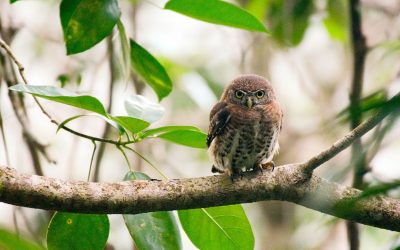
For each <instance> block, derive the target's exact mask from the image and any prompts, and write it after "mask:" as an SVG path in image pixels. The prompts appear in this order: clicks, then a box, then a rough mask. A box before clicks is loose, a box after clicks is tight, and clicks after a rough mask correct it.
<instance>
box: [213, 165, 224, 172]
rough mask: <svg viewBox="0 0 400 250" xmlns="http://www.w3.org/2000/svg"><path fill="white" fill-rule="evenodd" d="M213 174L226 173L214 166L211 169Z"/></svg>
mask: <svg viewBox="0 0 400 250" xmlns="http://www.w3.org/2000/svg"><path fill="white" fill-rule="evenodd" d="M211 172H212V173H220V174H223V173H224V171H222V170H220V169H218V168H216V167H215V166H214V165H213V166H212V168H211Z"/></svg>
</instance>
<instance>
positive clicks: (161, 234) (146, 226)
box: [123, 172, 182, 250]
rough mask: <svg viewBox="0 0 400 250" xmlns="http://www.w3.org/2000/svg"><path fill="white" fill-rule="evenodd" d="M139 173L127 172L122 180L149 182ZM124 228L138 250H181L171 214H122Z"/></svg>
mask: <svg viewBox="0 0 400 250" xmlns="http://www.w3.org/2000/svg"><path fill="white" fill-rule="evenodd" d="M149 179H150V177H149V176H147V175H146V174H144V173H140V172H128V173H127V174H126V176H125V178H124V180H149ZM123 217H124V220H125V224H126V227H127V228H128V230H129V233H130V234H131V236H132V239H133V240H134V242H135V245H136V246H137V247H138V248H139V249H146V250H147V249H149V250H151V249H154V250H158V249H181V248H182V245H181V236H180V233H179V228H178V225H177V222H176V219H175V216H174V215H173V213H172V212H150V213H143V214H135V215H131V214H124V215H123Z"/></svg>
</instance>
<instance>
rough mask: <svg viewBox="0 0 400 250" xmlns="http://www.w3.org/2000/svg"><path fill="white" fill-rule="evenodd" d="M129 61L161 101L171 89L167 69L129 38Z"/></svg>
mask: <svg viewBox="0 0 400 250" xmlns="http://www.w3.org/2000/svg"><path fill="white" fill-rule="evenodd" d="M130 45H131V63H132V68H133V70H134V71H135V72H136V73H137V74H138V75H139V76H140V78H142V79H143V80H144V81H145V82H146V83H147V84H149V85H150V87H152V88H153V90H154V91H155V92H156V94H157V96H158V99H159V100H160V101H161V100H162V99H163V98H164V97H166V96H167V95H169V93H170V92H171V90H172V81H171V79H170V78H169V76H168V73H167V71H166V70H165V69H164V67H163V66H162V65H161V64H160V63H159V62H158V61H157V59H156V58H155V57H154V56H153V55H151V54H150V53H149V52H148V51H147V50H145V49H144V48H143V47H142V46H140V45H139V44H137V43H136V42H135V41H134V40H132V39H131V42H130Z"/></svg>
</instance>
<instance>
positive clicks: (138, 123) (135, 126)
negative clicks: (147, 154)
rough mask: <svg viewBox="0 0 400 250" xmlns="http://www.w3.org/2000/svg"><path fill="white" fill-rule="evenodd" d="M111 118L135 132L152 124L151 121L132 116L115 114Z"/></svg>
mask: <svg viewBox="0 0 400 250" xmlns="http://www.w3.org/2000/svg"><path fill="white" fill-rule="evenodd" d="M111 119H112V120H113V121H115V122H116V123H118V124H119V125H120V126H121V127H123V128H125V129H127V130H129V131H130V132H132V133H134V134H135V133H138V132H140V131H142V130H143V129H145V128H147V127H148V126H150V123H148V122H146V121H143V120H140V119H137V118H133V117H130V116H113V117H112V118H111Z"/></svg>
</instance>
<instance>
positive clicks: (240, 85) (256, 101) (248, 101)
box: [222, 75, 275, 109]
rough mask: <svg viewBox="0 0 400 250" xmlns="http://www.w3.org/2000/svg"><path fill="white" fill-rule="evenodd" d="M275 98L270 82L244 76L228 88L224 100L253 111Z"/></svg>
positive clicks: (253, 76) (259, 77)
mask: <svg viewBox="0 0 400 250" xmlns="http://www.w3.org/2000/svg"><path fill="white" fill-rule="evenodd" d="M274 98H275V95H274V92H273V90H272V87H271V85H270V84H269V82H268V81H267V80H266V79H264V78H263V77H261V76H257V75H243V76H240V77H238V78H236V79H235V80H233V81H232V83H231V84H230V85H229V86H228V87H227V89H226V90H225V91H224V94H223V95H222V100H224V101H227V102H229V103H233V104H236V105H240V106H243V107H246V108H248V109H251V108H253V107H256V106H257V105H263V104H267V103H269V102H271V101H272V100H273V99H274Z"/></svg>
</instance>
